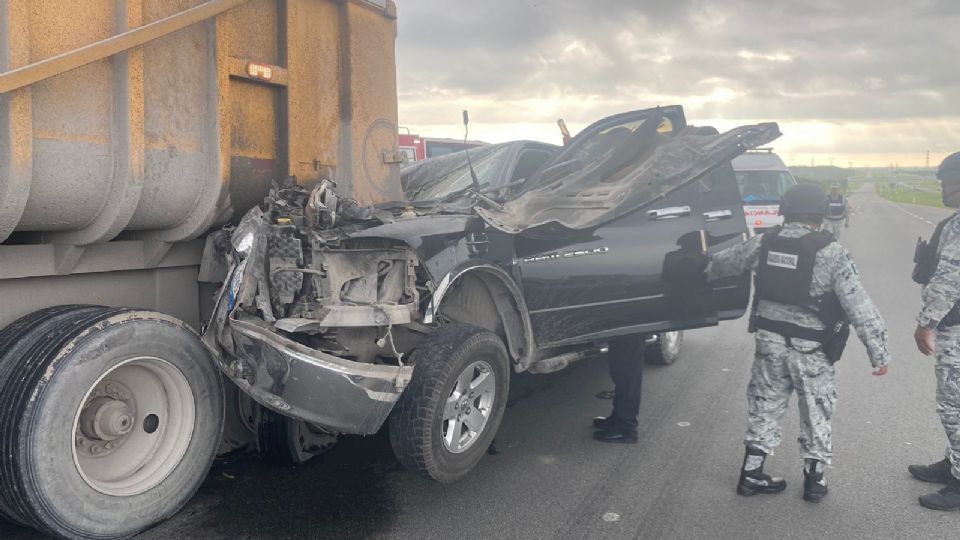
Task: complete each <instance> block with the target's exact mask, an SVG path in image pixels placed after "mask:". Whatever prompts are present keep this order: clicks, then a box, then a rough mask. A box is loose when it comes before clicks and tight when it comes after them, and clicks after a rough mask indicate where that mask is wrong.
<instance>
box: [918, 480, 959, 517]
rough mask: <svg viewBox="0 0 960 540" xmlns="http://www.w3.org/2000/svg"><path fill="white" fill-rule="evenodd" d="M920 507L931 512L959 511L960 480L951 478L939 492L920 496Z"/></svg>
mask: <svg viewBox="0 0 960 540" xmlns="http://www.w3.org/2000/svg"><path fill="white" fill-rule="evenodd" d="M920 506H923V507H925V508H930V509H932V510H948V511H949V510H960V479H957V478H953V479H951V480H950V482H949V483H948V484H947V485H946V487H944V488H943V489H941V490H940V491H938V492H936V493H931V494H929V495H923V496H921V497H920Z"/></svg>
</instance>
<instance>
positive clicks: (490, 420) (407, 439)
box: [390, 323, 510, 482]
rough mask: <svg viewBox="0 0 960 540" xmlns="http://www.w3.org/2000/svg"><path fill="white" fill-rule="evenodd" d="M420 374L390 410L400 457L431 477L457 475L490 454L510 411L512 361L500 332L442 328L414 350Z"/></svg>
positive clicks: (458, 326)
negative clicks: (494, 440) (504, 416)
mask: <svg viewBox="0 0 960 540" xmlns="http://www.w3.org/2000/svg"><path fill="white" fill-rule="evenodd" d="M411 362H412V363H413V364H414V366H415V367H414V370H413V378H412V379H411V381H410V385H409V387H408V388H407V389H406V391H405V392H404V393H403V395H402V396H400V400H399V401H398V403H397V405H396V408H395V409H394V411H393V413H392V414H391V416H390V443H391V445H392V446H393V451H394V454H396V456H397V459H398V460H399V461H400V463H402V464H403V465H404V466H406V467H407V468H408V469H411V470H413V471H415V472H417V473H419V474H421V475H423V476H426V477H428V478H432V479H434V480H437V481H440V482H453V481H454V480H457V479H459V478H461V477H463V476H465V475H466V474H467V473H468V472H470V470H471V469H473V467H474V466H475V465H476V464H477V463H478V462H479V461H480V459H481V458H482V457H483V456H484V454H486V452H487V449H488V448H489V446H490V443H491V442H492V441H493V438H494V436H495V435H496V433H497V428H499V427H500V420H501V419H502V418H503V411H504V409H505V408H506V403H507V390H508V388H509V381H510V360H509V358H508V356H507V351H506V348H505V347H504V346H503V341H501V339H500V338H499V337H498V336H497V335H496V334H494V333H492V332H489V331H487V330H484V329H482V328H478V327H476V326H471V325H467V324H462V323H453V324H449V325H447V326H444V327H441V328H439V329H437V330H436V331H434V332H433V333H432V334H431V335H430V336H429V337H427V338H426V339H425V340H424V341H423V343H421V344H420V346H419V347H418V348H417V350H416V351H415V352H414V353H413V354H412V355H411Z"/></svg>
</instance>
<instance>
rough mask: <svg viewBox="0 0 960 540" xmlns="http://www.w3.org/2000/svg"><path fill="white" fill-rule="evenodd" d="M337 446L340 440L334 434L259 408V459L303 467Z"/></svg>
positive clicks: (275, 463)
mask: <svg viewBox="0 0 960 540" xmlns="http://www.w3.org/2000/svg"><path fill="white" fill-rule="evenodd" d="M336 443H337V436H336V435H335V434H333V433H328V432H325V431H324V430H322V429H319V428H316V427H314V426H312V425H310V424H308V423H307V422H304V421H302V420H295V419H293V418H289V417H287V416H283V415H282V414H279V413H276V412H274V411H271V410H270V409H267V408H264V407H260V410H259V418H258V422H257V448H258V449H259V451H260V457H261V458H263V459H264V460H265V461H267V462H269V463H273V464H274V465H282V466H294V465H303V464H305V463H306V462H308V461H310V460H311V459H313V458H315V457H317V456H319V455H321V454H325V453H327V452H328V451H329V450H330V449H331V448H333V446H334V445H335V444H336Z"/></svg>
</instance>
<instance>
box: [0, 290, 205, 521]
mask: <svg viewBox="0 0 960 540" xmlns="http://www.w3.org/2000/svg"><path fill="white" fill-rule="evenodd" d="M24 320H29V324H22V321H24ZM222 425H223V390H222V387H221V381H220V375H219V372H218V371H217V369H216V367H215V366H214V364H213V362H212V361H211V359H210V357H209V355H208V353H207V351H206V350H205V349H204V347H203V345H202V344H201V343H200V340H199V337H198V336H197V335H196V333H194V332H193V331H192V330H190V329H189V328H188V327H187V326H186V325H185V324H184V323H183V322H181V321H179V320H177V319H174V318H172V317H168V316H166V315H163V314H160V313H154V312H147V311H139V310H131V309H115V308H104V307H96V306H70V307H62V308H51V309H49V310H44V311H41V312H38V313H36V314H34V315H30V316H28V317H25V318H24V319H21V321H17V322H15V323H13V324H12V325H11V326H10V327H8V328H7V329H6V330H4V331H3V333H2V334H0V433H3V434H5V435H4V436H3V437H0V465H2V466H0V500H2V501H3V504H2V505H0V506H2V507H4V510H5V511H6V512H9V513H12V514H13V516H12V517H14V519H16V520H17V521H20V522H21V523H25V524H29V525H31V526H33V527H35V528H37V529H39V530H41V531H43V532H45V533H48V534H50V535H53V536H57V537H63V538H97V539H107V538H123V537H128V536H131V535H133V534H136V533H138V532H140V531H142V530H143V529H146V528H147V527H149V526H151V525H153V524H155V523H157V522H159V521H162V520H163V519H166V518H168V517H170V516H171V515H173V514H174V513H175V512H176V511H177V510H179V509H180V508H181V507H182V506H183V505H184V504H185V503H186V502H187V501H188V500H189V499H190V497H191V496H192V495H193V494H194V493H195V492H196V490H197V488H198V487H199V486H200V483H201V482H202V481H203V479H204V477H205V476H206V473H207V470H208V468H209V466H210V464H211V462H212V461H213V458H214V455H215V453H216V450H217V446H218V444H219V442H220V432H221V429H222Z"/></svg>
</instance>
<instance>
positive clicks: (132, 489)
mask: <svg viewBox="0 0 960 540" xmlns="http://www.w3.org/2000/svg"><path fill="white" fill-rule="evenodd" d="M195 414H196V403H195V401H194V397H193V392H192V389H191V387H190V383H189V382H188V381H187V379H186V377H185V376H184V375H183V373H182V372H181V371H180V370H179V369H178V368H177V367H176V366H174V365H173V364H171V363H170V362H167V361H166V360H163V359H161V358H154V357H138V358H132V359H130V360H127V361H125V362H123V363H121V364H119V365H117V366H114V367H113V368H112V369H111V370H110V371H108V372H107V373H105V374H104V375H103V376H102V377H100V379H99V380H98V381H97V382H96V383H95V384H94V385H93V387H92V388H91V389H90V390H89V391H88V392H87V397H86V398H85V400H84V403H83V405H82V406H81V407H80V409H79V410H78V411H77V413H76V418H75V421H74V428H73V439H74V447H73V460H74V464H75V465H76V467H77V471H78V472H79V473H80V476H81V477H83V480H84V481H85V482H86V483H87V484H88V485H89V486H90V487H92V488H93V489H96V490H97V491H99V492H101V493H104V494H106V495H113V496H117V497H123V496H132V495H137V494H140V493H143V492H145V491H147V490H149V489H151V488H152V487H154V486H156V485H157V484H159V483H160V482H162V481H163V480H164V478H166V477H167V475H169V474H170V473H171V472H173V470H174V469H175V468H176V466H177V465H178V464H179V463H180V459H181V458H182V457H183V455H184V454H185V453H186V451H187V447H188V446H189V444H190V440H191V439H192V437H193V428H194V424H195V420H196V418H195Z"/></svg>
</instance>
